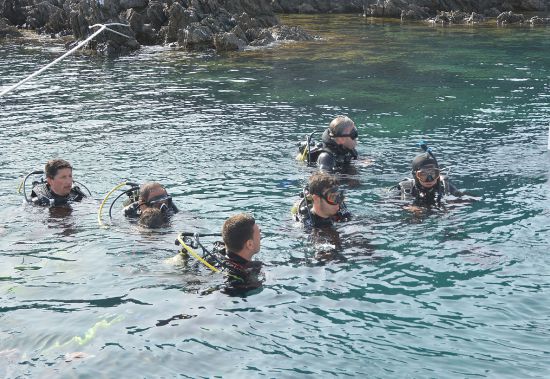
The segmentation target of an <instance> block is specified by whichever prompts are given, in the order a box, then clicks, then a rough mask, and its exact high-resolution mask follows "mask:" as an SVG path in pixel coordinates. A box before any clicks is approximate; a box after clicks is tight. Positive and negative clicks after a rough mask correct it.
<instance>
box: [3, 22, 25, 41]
mask: <svg viewBox="0 0 550 379" xmlns="http://www.w3.org/2000/svg"><path fill="white" fill-rule="evenodd" d="M20 36H21V33H20V32H19V30H17V28H16V27H15V26H12V25H10V24H9V22H8V19H7V18H4V17H0V38H5V37H20Z"/></svg>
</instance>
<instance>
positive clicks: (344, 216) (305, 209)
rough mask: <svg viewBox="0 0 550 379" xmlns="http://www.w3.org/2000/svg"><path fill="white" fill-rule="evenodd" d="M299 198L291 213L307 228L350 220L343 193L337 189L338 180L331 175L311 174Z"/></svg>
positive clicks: (323, 226) (328, 225) (327, 225)
mask: <svg viewBox="0 0 550 379" xmlns="http://www.w3.org/2000/svg"><path fill="white" fill-rule="evenodd" d="M300 196H301V197H302V199H301V200H299V201H298V202H297V203H296V204H295V205H294V207H292V210H291V213H292V214H293V216H294V219H295V220H296V221H298V222H301V223H303V224H304V226H306V227H308V228H325V227H330V226H332V225H333V223H334V222H342V221H348V220H350V219H351V213H350V212H349V211H348V209H347V207H346V204H345V203H344V191H343V190H341V189H339V188H338V180H337V179H336V178H335V177H334V176H332V175H329V174H327V173H324V172H317V173H315V174H313V175H312V176H311V177H310V178H309V181H308V185H307V186H306V188H304V190H303V192H302V193H301V194H300Z"/></svg>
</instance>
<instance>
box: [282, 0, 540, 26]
mask: <svg viewBox="0 0 550 379" xmlns="http://www.w3.org/2000/svg"><path fill="white" fill-rule="evenodd" d="M272 4H273V9H274V10H275V12H278V13H362V14H363V15H364V16H368V17H388V18H401V19H402V20H426V19H429V18H431V19H433V18H434V17H436V16H437V15H438V14H439V13H441V12H463V13H467V14H468V15H471V14H472V12H474V13H476V14H479V15H481V16H483V17H497V16H498V15H499V14H501V13H502V12H508V11H513V12H524V11H526V12H545V11H548V10H550V0H506V1H503V0H438V1H435V0H272ZM442 22H443V21H442ZM471 22H478V21H471ZM449 23H455V22H454V21H450V22H449Z"/></svg>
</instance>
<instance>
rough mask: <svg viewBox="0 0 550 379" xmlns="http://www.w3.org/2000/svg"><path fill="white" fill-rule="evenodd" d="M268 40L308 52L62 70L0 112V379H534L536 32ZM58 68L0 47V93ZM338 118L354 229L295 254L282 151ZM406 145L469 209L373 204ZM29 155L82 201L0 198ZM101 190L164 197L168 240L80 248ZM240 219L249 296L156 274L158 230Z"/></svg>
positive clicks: (543, 235)
mask: <svg viewBox="0 0 550 379" xmlns="http://www.w3.org/2000/svg"><path fill="white" fill-rule="evenodd" d="M285 22H286V23H293V22H294V23H300V24H303V25H306V26H307V27H308V28H309V29H310V30H311V31H312V32H313V33H315V34H319V35H320V36H321V37H322V39H320V40H318V41H314V42H311V43H292V44H284V45H280V46H278V47H276V48H273V49H268V50H251V51H246V52H244V53H239V54H228V55H226V56H221V57H215V56H204V55H201V56H199V55H193V54H189V53H183V52H179V51H174V50H170V49H163V48H162V49H161V48H144V49H143V50H142V51H140V52H139V53H138V54H136V55H134V56H130V57H122V58H119V59H116V60H111V61H105V60H97V59H95V58H90V57H84V56H75V57H72V58H70V59H69V60H68V61H66V62H65V63H63V64H61V65H59V66H56V67H54V68H53V69H52V70H51V71H50V72H49V73H48V74H46V75H43V76H40V77H38V78H36V79H35V80H34V81H33V82H31V83H29V84H28V85H26V86H24V87H22V88H21V90H20V91H19V92H17V93H16V94H15V95H12V96H9V97H6V98H2V99H0V109H1V115H2V118H1V120H0V125H1V129H0V130H1V131H0V134H1V137H2V155H1V156H0V194H1V195H2V199H3V201H4V204H3V207H2V216H3V217H2V221H1V223H0V236H1V237H2V238H1V239H0V257H1V260H2V265H0V296H1V299H2V304H1V305H0V318H1V320H2V323H1V325H2V326H1V327H0V376H4V377H18V376H34V377H59V376H70V375H71V373H74V372H75V370H77V372H78V376H90V377H91V376H97V377H104V376H106V377H112V376H115V375H118V374H119V373H120V372H124V373H125V376H143V377H161V376H164V377H172V376H174V375H175V374H174V373H178V374H183V375H186V376H188V377H212V376H228V377H231V376H234V375H235V374H234V373H236V372H238V373H239V375H241V376H255V375H258V374H259V375H263V376H269V377H296V376H307V375H315V376H348V375H353V376H365V377H401V376H405V375H406V376H413V377H460V378H462V377H466V376H478V377H527V376H529V377H540V378H543V377H547V376H548V372H549V371H550V367H549V365H548V363H547V359H544V358H545V357H546V356H547V355H548V354H549V349H548V343H547V341H548V338H549V335H550V330H549V329H548V327H547V325H548V324H549V321H550V320H549V316H548V315H549V314H550V301H549V300H548V291H549V288H550V285H549V276H548V274H547V270H546V267H547V265H548V258H547V256H546V254H544V253H545V252H546V250H547V246H548V237H549V230H550V221H549V220H550V218H549V211H548V210H549V209H550V201H549V200H548V170H547V168H546V167H547V164H548V163H547V161H548V155H547V154H548V153H547V151H546V146H547V133H548V124H549V117H548V114H550V109H549V105H548V104H549V101H548V100H549V96H550V95H549V93H550V91H549V89H550V87H549V83H548V78H549V74H548V67H550V61H549V56H548V54H547V51H548V49H549V47H550V46H549V45H550V42H549V41H550V38H548V34H549V33H550V29H548V28H528V27H517V28H516V27H514V28H495V27H470V26H468V27H466V26H464V27H463V26H458V27H452V28H434V27H428V26H424V25H411V24H408V25H407V24H404V25H401V24H400V23H396V22H371V21H370V20H365V19H363V18H361V17H355V16H349V15H348V16H330V17H329V16H293V17H289V18H288V20H285ZM62 51H63V46H62V45H61V44H58V43H56V42H52V41H50V40H40V41H39V42H38V43H37V42H21V43H20V42H19V41H18V42H17V43H11V42H10V41H4V42H2V44H0V57H2V59H0V72H1V74H2V75H0V85H1V86H5V85H8V84H11V83H12V82H15V81H17V80H19V79H21V78H22V77H23V76H24V75H25V74H27V73H30V72H32V71H33V70H35V69H36V68H37V67H40V66H42V65H44V64H46V63H47V62H49V61H51V60H53V59H54V58H55V57H57V56H59V55H60V54H61V53H62ZM338 114H347V115H349V116H350V117H351V118H352V119H353V120H354V121H355V122H356V124H357V125H358V128H359V134H360V145H359V153H360V155H361V157H365V158H367V159H370V160H372V161H373V162H374V163H373V164H371V165H357V166H356V169H355V170H354V171H353V172H350V173H348V174H347V175H346V176H345V177H344V178H343V181H344V182H345V187H346V190H347V197H346V203H347V205H348V207H349V209H350V210H351V211H352V213H353V214H354V216H355V217H354V219H353V221H352V222H350V223H347V224H342V225H337V226H336V227H335V228H334V230H331V231H330V232H328V234H325V235H320V236H319V237H320V238H321V241H320V244H325V245H324V246H326V247H330V249H327V250H328V251H330V252H331V253H329V255H328V256H326V257H325V256H316V251H317V250H316V242H315V239H313V240H312V239H311V238H310V236H309V235H307V234H305V233H304V231H303V229H301V228H298V227H296V226H295V225H294V223H293V222H292V220H291V217H290V207H291V206H292V203H293V202H294V200H295V199H296V198H297V195H298V193H299V192H300V190H301V187H302V186H303V185H304V184H305V181H306V178H307V177H308V176H309V175H310V173H311V169H309V168H307V167H305V166H303V165H301V164H300V163H299V162H296V161H295V159H294V157H295V155H296V143H297V142H299V141H301V140H303V138H305V136H306V135H307V134H309V133H311V132H313V131H319V133H320V132H322V130H323V129H324V128H325V127H326V126H327V125H328V123H329V122H330V120H332V118H333V117H334V116H335V115H338ZM419 139H425V140H426V141H428V143H429V144H430V146H431V147H432V148H433V149H434V151H435V153H436V154H437V157H438V160H439V161H440V164H442V165H443V166H445V167H447V168H449V167H452V174H451V176H452V180H453V182H454V183H455V184H456V185H457V186H458V188H459V189H464V190H467V191H469V192H470V193H471V194H472V195H474V196H476V197H480V198H481V200H480V201H475V202H472V203H471V204H448V205H447V207H446V209H445V210H433V211H430V212H426V213H423V214H421V215H416V214H414V213H411V212H407V211H405V210H403V209H402V206H401V205H400V204H396V203H395V202H393V201H389V200H388V199H387V192H386V190H387V188H388V187H390V186H393V185H395V184H396V183H397V182H399V181H400V180H401V179H403V177H406V176H408V175H409V172H410V162H411V160H412V158H413V157H414V156H415V155H416V154H417V153H418V152H419V151H418V150H417V147H416V143H417V141H418V140H419ZM52 157H63V158H65V159H67V160H69V161H70V162H71V163H72V164H73V166H74V172H73V174H74V177H75V179H76V180H79V181H81V182H83V183H85V184H86V186H87V187H89V188H90V190H91V191H92V194H93V196H92V199H88V200H86V201H84V202H82V203H80V204H77V205H76V206H74V207H73V208H72V210H70V211H68V214H66V215H60V214H59V213H58V212H63V211H64V212H67V210H57V209H56V210H48V209H37V208H34V207H28V206H22V198H21V197H20V196H19V195H17V194H16V190H17V186H18V185H19V181H20V179H21V175H23V174H24V173H27V172H29V171H31V170H32V169H33V168H36V167H41V166H42V165H43V164H44V162H45V161H47V160H48V159H50V158H52ZM123 180H132V181H136V182H140V183H141V182H145V181H150V180H155V181H159V182H162V183H165V184H166V185H167V187H168V190H169V192H170V193H171V194H172V195H173V197H174V201H175V202H176V203H177V204H178V206H179V208H180V212H179V213H178V214H177V215H175V217H174V218H173V219H172V223H171V225H170V226H168V227H167V228H164V229H162V230H159V231H156V232H153V233H147V232H144V231H143V230H140V229H139V228H136V227H135V226H134V225H131V224H129V223H126V222H125V220H124V219H123V218H116V219H115V220H114V222H113V225H112V226H111V227H110V228H107V229H103V228H99V227H98V226H97V208H98V206H99V203H100V200H101V199H102V198H103V196H104V195H105V194H106V192H107V191H109V190H110V189H111V188H112V187H113V186H114V185H115V184H116V183H120V182H121V181H123ZM241 211H250V212H252V213H253V214H254V216H255V217H256V219H257V220H258V223H259V224H260V225H262V233H263V240H262V251H261V253H260V254H259V256H258V259H260V260H262V261H263V262H265V263H266V266H265V267H264V271H265V283H264V286H263V289H262V290H261V291H258V292H256V293H252V294H250V295H249V296H246V297H242V298H241V297H229V296H226V295H224V294H223V293H221V292H220V291H219V290H217V288H219V286H220V284H221V283H223V277H221V276H217V275H215V274H213V273H210V272H207V271H206V270H202V269H199V270H198V271H196V270H189V269H186V268H185V267H184V266H183V265H178V264H169V263H167V262H166V259H168V258H170V257H173V256H174V255H175V254H176V252H177V248H176V247H175V245H174V239H175V236H176V234H177V233H178V232H182V231H197V232H216V231H220V229H221V225H222V223H223V221H224V220H225V219H226V218H227V217H228V216H229V215H231V214H234V213H237V212H241ZM213 240H216V239H215V238H213ZM204 242H205V243H211V242H213V241H208V240H206V241H204ZM332 247H334V248H332ZM331 254H335V255H334V256H331ZM210 289H214V290H210ZM326 357H331V358H332V359H326Z"/></svg>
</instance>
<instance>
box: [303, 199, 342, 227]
mask: <svg viewBox="0 0 550 379" xmlns="http://www.w3.org/2000/svg"><path fill="white" fill-rule="evenodd" d="M294 219H295V220H296V221H298V222H301V223H303V224H304V226H305V227H306V228H326V227H331V226H332V225H333V224H334V223H335V222H343V221H349V220H351V213H350V211H348V209H347V208H346V206H345V204H342V205H341V206H340V210H339V211H338V213H336V214H335V215H334V216H331V217H320V216H318V215H316V214H315V213H313V210H312V209H311V208H308V207H307V205H306V204H305V200H304V199H302V200H301V201H300V203H299V204H298V205H297V211H296V213H295V214H294Z"/></svg>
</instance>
